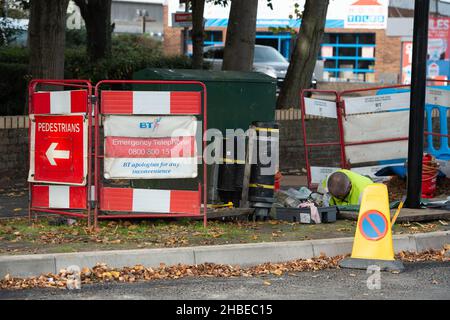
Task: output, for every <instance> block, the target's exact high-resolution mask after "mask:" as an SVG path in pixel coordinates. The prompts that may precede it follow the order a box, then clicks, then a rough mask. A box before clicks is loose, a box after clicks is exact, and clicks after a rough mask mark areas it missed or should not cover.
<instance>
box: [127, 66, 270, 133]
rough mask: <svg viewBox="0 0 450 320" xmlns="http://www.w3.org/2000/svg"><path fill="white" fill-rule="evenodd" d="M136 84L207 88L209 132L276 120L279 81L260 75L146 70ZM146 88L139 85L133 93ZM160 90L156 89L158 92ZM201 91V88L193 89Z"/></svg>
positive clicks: (138, 76)
mask: <svg viewBox="0 0 450 320" xmlns="http://www.w3.org/2000/svg"><path fill="white" fill-rule="evenodd" d="M133 80H196V81H201V82H203V83H204V84H205V85H206V90H207V103H208V112H207V114H208V128H216V129H219V130H221V131H222V132H223V133H225V129H237V128H241V129H243V130H244V131H245V130H247V129H248V127H249V125H250V124H251V123H252V122H253V121H273V120H274V118H275V103H276V79H274V78H272V77H269V76H267V75H265V74H262V73H257V72H238V71H212V70H176V69H174V70H172V69H144V70H141V71H138V72H135V73H134V75H133ZM141 87H143V86H139V85H136V86H134V90H145V89H140V88H141ZM154 87H155V89H154V90H174V89H175V90H188V89H189V87H190V86H182V87H181V88H183V89H180V86H174V85H161V86H154ZM156 87H157V88H156ZM190 89H192V90H198V86H192V88H190Z"/></svg>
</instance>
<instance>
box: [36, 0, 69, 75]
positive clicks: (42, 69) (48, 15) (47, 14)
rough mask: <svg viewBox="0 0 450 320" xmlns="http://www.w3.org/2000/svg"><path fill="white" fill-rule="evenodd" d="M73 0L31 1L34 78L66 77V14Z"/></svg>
mask: <svg viewBox="0 0 450 320" xmlns="http://www.w3.org/2000/svg"><path fill="white" fill-rule="evenodd" d="M68 3H69V0H31V2H30V22H29V27H28V41H29V48H30V63H29V69H30V70H29V71H30V74H31V75H32V77H33V78H46V79H63V78H64V47H65V30H66V12H67V5H68Z"/></svg>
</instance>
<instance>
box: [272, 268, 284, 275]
mask: <svg viewBox="0 0 450 320" xmlns="http://www.w3.org/2000/svg"><path fill="white" fill-rule="evenodd" d="M272 273H273V274H274V275H277V276H281V275H282V274H283V271H281V270H280V269H277V270H275V271H272Z"/></svg>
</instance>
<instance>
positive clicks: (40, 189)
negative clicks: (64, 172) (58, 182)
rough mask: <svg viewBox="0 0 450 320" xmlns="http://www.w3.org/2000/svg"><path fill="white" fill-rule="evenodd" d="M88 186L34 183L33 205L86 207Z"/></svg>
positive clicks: (60, 207) (40, 206) (32, 191)
mask: <svg viewBox="0 0 450 320" xmlns="http://www.w3.org/2000/svg"><path fill="white" fill-rule="evenodd" d="M86 191H87V187H73V186H55V185H32V186H31V195H32V197H31V199H32V201H31V205H32V206H33V207H39V208H55V209H57V208H58V209H86V207H87V205H86V204H87V198H86V197H87V194H86Z"/></svg>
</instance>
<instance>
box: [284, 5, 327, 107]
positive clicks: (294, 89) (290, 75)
mask: <svg viewBox="0 0 450 320" xmlns="http://www.w3.org/2000/svg"><path fill="white" fill-rule="evenodd" d="M328 3H329V0H306V2H305V7H304V10H303V14H302V15H301V17H302V22H301V26H300V30H299V33H298V36H297V39H296V42H295V47H294V52H293V54H292V57H291V61H290V64H289V68H288V71H287V73H286V78H285V80H284V83H283V87H282V89H281V92H280V95H279V96H278V100H277V108H278V109H283V108H293V107H297V106H298V103H299V92H300V90H302V89H307V88H309V86H310V83H311V78H312V75H313V72H314V67H315V65H316V60H317V56H318V54H319V49H320V42H321V40H322V35H323V32H324V29H325V22H326V17H327V10H328Z"/></svg>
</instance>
